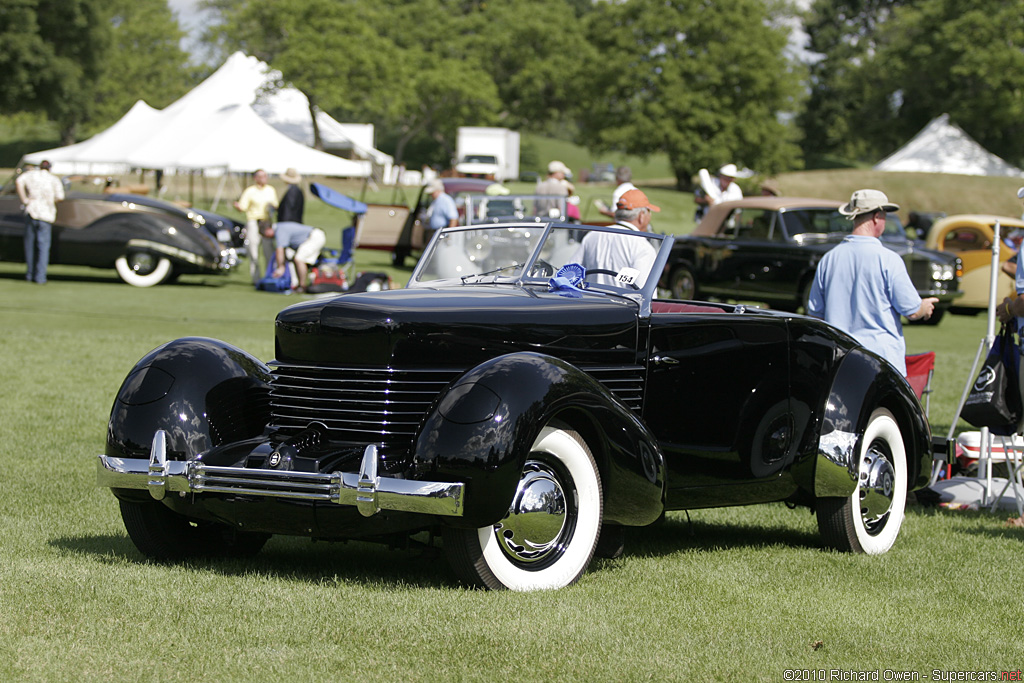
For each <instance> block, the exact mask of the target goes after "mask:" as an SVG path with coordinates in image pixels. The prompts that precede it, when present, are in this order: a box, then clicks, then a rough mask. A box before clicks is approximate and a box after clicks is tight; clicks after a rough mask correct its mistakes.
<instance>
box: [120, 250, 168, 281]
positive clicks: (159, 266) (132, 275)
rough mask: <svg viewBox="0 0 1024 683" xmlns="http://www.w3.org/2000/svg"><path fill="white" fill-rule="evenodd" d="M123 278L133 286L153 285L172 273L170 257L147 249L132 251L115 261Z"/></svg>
mask: <svg viewBox="0 0 1024 683" xmlns="http://www.w3.org/2000/svg"><path fill="white" fill-rule="evenodd" d="M114 267H115V268H116V269H117V274H118V275H119V276H121V279H122V280H124V281H125V282H127V283H128V284H130V285H132V286H133V287H152V286H154V285H159V284H160V283H162V282H165V281H166V280H167V279H168V278H169V277H170V276H171V274H172V272H173V269H172V267H171V261H170V259H168V258H166V257H164V256H157V255H155V254H151V253H149V252H146V251H130V252H128V253H127V254H125V255H124V256H120V257H118V259H117V260H116V261H114Z"/></svg>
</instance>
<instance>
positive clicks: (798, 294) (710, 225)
mask: <svg viewBox="0 0 1024 683" xmlns="http://www.w3.org/2000/svg"><path fill="white" fill-rule="evenodd" d="M841 205H842V202H839V201H835V200H831V199H814V198H807V197H749V198H745V199H740V200H738V201H733V202H723V203H722V204H718V205H716V206H713V207H711V208H710V209H709V210H708V213H707V215H705V216H704V220H702V221H701V222H700V225H698V226H697V229H696V230H694V231H693V233H692V234H690V235H686V236H683V237H680V238H678V239H677V240H676V243H675V246H674V247H673V249H672V256H671V257H670V259H669V264H668V268H666V271H665V272H666V275H665V279H664V280H663V282H662V286H664V287H665V288H666V289H669V290H671V292H672V295H673V296H674V297H675V298H679V299H712V298H713V299H722V300H736V301H763V302H765V303H767V304H769V305H771V306H773V307H775V308H779V309H781V310H787V311H796V310H798V309H799V308H800V307H802V306H805V304H806V302H807V295H808V293H809V292H810V289H811V280H812V278H813V277H814V270H815V268H817V267H818V261H820V260H821V257H822V256H824V255H825V253H826V252H827V251H829V250H830V249H832V248H833V247H834V246H836V245H837V244H839V243H840V242H841V241H842V240H843V238H844V237H845V236H846V235H848V234H849V233H850V230H851V229H852V227H853V224H852V223H851V222H850V220H849V219H847V218H845V217H844V216H842V215H840V213H839V211H838V209H839V207H840V206H841ZM893 218H894V220H892V221H891V222H890V223H888V224H887V225H886V230H885V233H883V235H882V237H881V239H882V242H883V243H884V244H885V245H886V246H887V247H889V248H890V249H892V250H893V251H895V252H896V253H897V254H899V255H900V256H902V257H903V261H904V262H905V263H906V264H907V272H908V273H910V279H911V280H912V281H913V282H914V286H915V287H917V291H918V294H920V295H921V297H922V298H923V297H931V296H933V297H936V298H937V299H938V300H939V302H938V304H936V306H935V313H934V314H933V315H932V316H931V318H929V319H928V321H927V322H928V323H930V324H938V322H939V320H940V319H941V318H942V316H943V315H944V314H945V312H946V311H947V310H949V307H950V306H951V305H952V304H953V302H954V301H955V300H956V299H957V297H959V296H961V295H962V292H961V291H960V277H961V275H962V266H961V264H960V260H959V259H958V258H957V257H956V255H955V254H949V253H945V252H941V251H936V250H934V249H927V248H925V247H924V246H923V245H922V244H921V243H920V242H914V241H913V240H910V239H908V238H907V235H906V232H905V231H904V229H903V226H902V224H900V223H899V221H898V220H896V219H895V217H893Z"/></svg>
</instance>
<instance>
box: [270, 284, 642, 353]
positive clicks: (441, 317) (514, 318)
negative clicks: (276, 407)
mask: <svg viewBox="0 0 1024 683" xmlns="http://www.w3.org/2000/svg"><path fill="white" fill-rule="evenodd" d="M275 336H276V350H275V352H276V356H277V360H278V361H281V362H289V363H318V364H334V365H340V366H351V367H376V368H380V367H391V368H420V367H438V368H469V367H473V366H474V365H476V364H478V363H480V362H482V361H484V360H487V359H489V358H493V357H495V356H498V355H502V354H505V353H512V352H516V351H533V352H537V353H545V354H550V355H553V356H557V357H559V358H563V359H565V360H567V361H568V362H571V363H575V364H578V365H583V366H586V365H605V364H617V365H621V364H632V363H636V362H637V356H636V349H637V305H636V303H635V302H633V301H630V300H628V299H624V298H618V297H610V296H606V295H586V296H584V297H583V298H580V299H570V298H566V297H561V296H558V295H556V294H551V293H548V292H546V291H543V290H538V289H531V288H524V287H521V286H515V285H486V286H465V287H451V288H445V289H396V290H385V291H380V292H366V293H360V294H344V295H339V296H336V297H333V298H330V299H325V300H316V301H311V302H307V303H303V304H298V305H295V306H291V307H289V308H287V309H285V310H284V311H282V312H281V313H279V314H278V316H277V321H276V332H275Z"/></svg>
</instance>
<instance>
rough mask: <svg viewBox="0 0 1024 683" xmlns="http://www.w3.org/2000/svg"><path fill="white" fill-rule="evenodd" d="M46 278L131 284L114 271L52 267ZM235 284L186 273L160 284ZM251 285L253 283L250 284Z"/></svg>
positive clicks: (15, 276)
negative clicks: (62, 270) (77, 270)
mask: <svg viewBox="0 0 1024 683" xmlns="http://www.w3.org/2000/svg"><path fill="white" fill-rule="evenodd" d="M24 279H25V272H24V271H23V270H19V271H15V272H0V280H14V281H17V280H24ZM46 279H47V280H48V281H49V282H77V283H90V284H107V285H117V286H119V287H130V286H131V285H128V284H126V283H125V282H123V281H122V280H121V278H120V277H118V276H117V274H116V273H115V272H113V271H106V270H102V269H100V270H97V271H96V272H95V273H92V272H88V271H83V272H81V273H77V272H76V273H62V272H60V271H56V272H55V271H54V269H53V268H52V267H51V269H49V270H48V271H47V273H46ZM26 284H27V283H26ZM229 284H233V283H231V282H228V281H227V280H220V281H218V280H217V279H216V276H212V277H206V276H202V275H199V276H195V275H192V276H189V275H184V276H182V278H181V279H179V280H175V281H174V282H168V283H164V284H162V285H158V286H159V287H224V286H225V285H229ZM250 287H251V285H250Z"/></svg>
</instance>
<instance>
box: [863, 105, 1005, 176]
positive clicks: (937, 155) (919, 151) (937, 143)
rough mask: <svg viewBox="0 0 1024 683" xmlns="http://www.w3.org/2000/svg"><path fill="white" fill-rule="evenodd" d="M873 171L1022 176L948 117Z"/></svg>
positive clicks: (919, 134) (933, 121)
mask: <svg viewBox="0 0 1024 683" xmlns="http://www.w3.org/2000/svg"><path fill="white" fill-rule="evenodd" d="M875 170H876V171H918V172H922V173H956V174H960V175H994V176H1020V175H1024V173H1022V172H1021V170H1020V169H1019V168H1016V167H1014V166H1012V165H1010V164H1008V163H1007V162H1005V161H1003V160H1002V159H1000V158H999V157H997V156H996V155H995V154H992V153H991V152H989V151H988V150H986V149H985V148H984V147H982V146H981V145H979V144H978V143H977V142H975V141H974V140H973V139H972V138H971V136H970V135H968V134H967V133H965V132H964V131H963V129H962V128H960V127H959V126H957V125H956V124H953V123H950V121H949V114H943V115H942V116H938V117H936V118H934V119H932V121H931V122H930V123H929V124H928V125H927V126H925V127H924V128H922V129H921V132H920V133H918V134H917V135H915V136H914V138H913V139H911V140H910V142H908V143H907V144H905V145H904V146H903V147H901V148H900V149H898V150H897V151H896V152H894V153H893V154H891V155H889V156H888V157H886V158H885V159H883V160H882V161H880V162H878V163H877V164H875Z"/></svg>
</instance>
